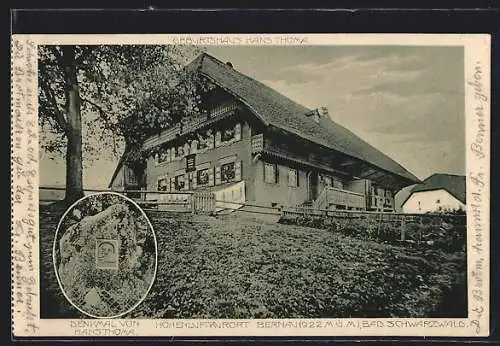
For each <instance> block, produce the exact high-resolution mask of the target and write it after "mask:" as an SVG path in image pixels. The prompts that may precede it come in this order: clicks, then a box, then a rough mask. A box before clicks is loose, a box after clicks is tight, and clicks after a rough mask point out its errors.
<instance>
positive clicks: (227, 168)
mask: <svg viewBox="0 0 500 346" xmlns="http://www.w3.org/2000/svg"><path fill="white" fill-rule="evenodd" d="M235 173H236V171H235V169H234V162H230V163H226V164H223V165H222V166H221V167H220V180H221V182H222V183H228V182H230V181H233V180H234V178H235Z"/></svg>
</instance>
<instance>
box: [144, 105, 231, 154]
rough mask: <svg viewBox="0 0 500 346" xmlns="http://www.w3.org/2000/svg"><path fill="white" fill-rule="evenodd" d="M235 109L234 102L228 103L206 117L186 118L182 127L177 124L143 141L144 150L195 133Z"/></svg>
mask: <svg viewBox="0 0 500 346" xmlns="http://www.w3.org/2000/svg"><path fill="white" fill-rule="evenodd" d="M237 109H239V105H238V104H237V103H235V102H230V103H226V104H222V105H220V106H217V107H215V108H214V109H213V110H212V111H211V112H210V115H209V116H208V117H207V116H201V115H195V116H193V117H190V118H186V120H184V121H183V123H182V126H181V124H180V123H177V124H176V125H175V126H172V127H171V128H169V129H166V130H164V131H162V133H161V134H160V135H159V136H153V137H150V138H148V139H147V140H146V141H144V148H146V149H147V148H153V147H155V146H157V145H159V144H161V143H164V142H168V141H170V140H172V139H174V138H175V137H176V136H178V135H181V134H184V133H190V132H192V131H195V130H197V129H199V128H201V127H203V126H204V125H205V124H206V123H212V122H214V121H217V120H218V119H219V118H223V117H225V116H226V115H228V113H230V112H232V111H235V110H237Z"/></svg>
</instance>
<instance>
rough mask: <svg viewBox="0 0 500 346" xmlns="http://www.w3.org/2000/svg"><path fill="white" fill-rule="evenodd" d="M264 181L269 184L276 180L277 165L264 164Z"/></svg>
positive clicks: (274, 182)
mask: <svg viewBox="0 0 500 346" xmlns="http://www.w3.org/2000/svg"><path fill="white" fill-rule="evenodd" d="M264 181H265V182H266V183H270V184H276V183H277V182H278V167H277V166H276V165H275V164H271V163H265V164H264Z"/></svg>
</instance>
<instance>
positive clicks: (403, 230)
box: [401, 216, 406, 241]
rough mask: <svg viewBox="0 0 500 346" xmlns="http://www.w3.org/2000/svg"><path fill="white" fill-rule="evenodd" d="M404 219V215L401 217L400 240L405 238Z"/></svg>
mask: <svg viewBox="0 0 500 346" xmlns="http://www.w3.org/2000/svg"><path fill="white" fill-rule="evenodd" d="M405 232H406V221H405V218H404V216H403V217H401V241H404V240H405V237H406V234H405Z"/></svg>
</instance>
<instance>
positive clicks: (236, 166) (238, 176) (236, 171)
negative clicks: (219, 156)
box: [234, 161, 242, 181]
mask: <svg viewBox="0 0 500 346" xmlns="http://www.w3.org/2000/svg"><path fill="white" fill-rule="evenodd" d="M241 166H242V162H241V161H236V162H235V163H234V180H235V181H240V180H241Z"/></svg>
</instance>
